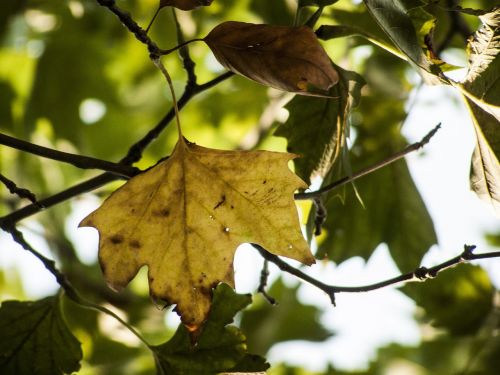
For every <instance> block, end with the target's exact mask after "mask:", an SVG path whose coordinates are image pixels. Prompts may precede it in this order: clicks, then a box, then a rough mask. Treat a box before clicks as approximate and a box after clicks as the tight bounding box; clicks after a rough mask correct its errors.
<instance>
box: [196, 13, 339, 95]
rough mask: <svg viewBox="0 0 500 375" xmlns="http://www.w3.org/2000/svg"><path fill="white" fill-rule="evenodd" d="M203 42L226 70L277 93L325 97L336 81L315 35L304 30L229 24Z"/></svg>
mask: <svg viewBox="0 0 500 375" xmlns="http://www.w3.org/2000/svg"><path fill="white" fill-rule="evenodd" d="M205 42H206V43H207V45H208V46H209V47H210V49H211V50H212V52H213V53H214V55H215V57H216V58H217V60H218V61H219V62H220V63H221V64H222V65H224V66H225V67H226V68H227V69H229V70H231V71H233V72H235V73H238V74H241V75H243V76H245V77H247V78H250V79H252V80H254V81H256V82H259V83H261V84H263V85H267V86H270V87H274V88H277V89H280V90H284V91H290V92H295V93H298V94H302V95H313V96H327V95H328V90H329V89H330V87H332V86H333V85H335V84H336V83H337V81H338V79H339V78H338V74H337V72H336V70H335V69H334V68H333V66H332V64H331V63H330V59H329V57H328V55H327V54H326V52H325V50H324V49H323V47H322V46H321V45H320V44H319V42H318V40H317V38H316V35H315V34H314V32H313V31H312V30H311V29H310V28H308V27H305V26H302V27H289V26H273V25H256V24H252V23H244V22H234V21H228V22H224V23H222V24H220V25H218V26H217V27H215V28H214V29H213V30H212V31H211V32H210V33H209V34H208V35H207V36H206V37H205Z"/></svg>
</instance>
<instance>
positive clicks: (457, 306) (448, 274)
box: [401, 264, 494, 335]
mask: <svg viewBox="0 0 500 375" xmlns="http://www.w3.org/2000/svg"><path fill="white" fill-rule="evenodd" d="M401 290H402V291H403V292H404V293H405V294H407V295H408V296H410V297H411V298H413V299H414V300H415V302H417V304H418V305H419V306H422V307H423V308H424V309H425V311H426V319H427V320H430V321H431V322H432V324H433V325H434V326H436V327H442V328H446V329H448V330H449V331H450V333H451V334H453V335H465V334H473V333H474V332H476V331H477V330H478V329H479V327H480V326H481V325H482V324H483V323H484V319H485V317H486V316H487V314H488V313H489V312H490V311H491V309H492V307H493V293H494V290H493V286H492V285H491V282H490V279H489V277H488V274H487V273H486V272H485V271H484V270H483V269H482V268H481V267H479V266H473V265H470V264H464V265H461V266H460V267H459V268H456V269H453V270H451V271H450V270H448V271H443V272H441V273H439V276H438V277H436V278H435V279H434V280H428V281H426V282H425V283H423V284H415V283H411V284H407V285H405V286H404V287H402V288H401Z"/></svg>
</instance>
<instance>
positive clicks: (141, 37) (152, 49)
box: [96, 0, 160, 55]
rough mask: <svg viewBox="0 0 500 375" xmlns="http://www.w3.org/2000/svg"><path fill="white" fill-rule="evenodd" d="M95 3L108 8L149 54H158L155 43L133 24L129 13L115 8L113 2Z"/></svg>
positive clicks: (104, 0) (102, 0) (105, 0)
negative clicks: (143, 45) (146, 48)
mask: <svg viewBox="0 0 500 375" xmlns="http://www.w3.org/2000/svg"><path fill="white" fill-rule="evenodd" d="M96 1H97V3H98V4H99V5H101V6H103V7H106V8H108V9H109V10H110V11H111V12H112V13H114V14H115V15H116V16H117V17H118V19H119V20H120V21H121V23H122V24H123V26H125V27H126V28H127V29H128V31H130V32H131V33H132V34H134V36H135V38H136V39H137V40H138V41H139V42H141V43H143V44H145V45H146V46H147V47H148V51H149V53H152V54H155V55H159V54H160V48H158V46H157V45H156V43H155V42H153V41H152V40H151V38H150V37H149V36H148V34H147V32H146V31H145V30H144V29H143V28H142V27H140V26H139V25H138V24H137V22H135V21H134V20H133V19H132V17H131V16H130V14H129V13H127V12H125V11H123V10H122V9H120V8H119V7H117V6H116V4H115V0H96Z"/></svg>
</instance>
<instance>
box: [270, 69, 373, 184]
mask: <svg viewBox="0 0 500 375" xmlns="http://www.w3.org/2000/svg"><path fill="white" fill-rule="evenodd" d="M336 70H337V71H338V72H339V76H340V79H339V83H338V84H337V85H335V86H334V87H333V88H331V89H330V96H331V97H332V98H310V97H304V96H296V97H295V98H293V99H292V100H291V101H290V102H289V103H288V104H287V105H286V106H285V108H286V109H288V111H289V117H288V120H287V121H286V122H285V123H284V124H283V125H281V126H280V127H279V128H278V130H277V131H276V133H275V135H277V136H282V137H285V138H286V139H287V141H288V148H287V150H288V151H289V152H292V153H294V154H298V155H300V156H301V157H300V158H298V159H295V160H294V164H295V172H296V173H297V174H298V175H299V177H300V178H302V179H303V180H304V181H306V182H307V183H310V178H311V177H313V176H319V177H321V178H324V177H325V176H326V174H327V173H328V172H329V171H330V169H331V167H332V166H333V164H334V163H335V162H336V161H337V159H338V157H339V155H340V150H341V148H342V147H343V146H344V143H345V134H346V131H347V130H346V126H347V118H348V115H349V110H350V108H351V106H355V105H356V104H357V102H358V101H359V99H360V97H361V92H360V91H361V87H362V86H363V85H364V80H363V78H362V77H361V76H360V75H358V74H356V73H355V72H351V71H347V70H344V69H342V68H340V67H336Z"/></svg>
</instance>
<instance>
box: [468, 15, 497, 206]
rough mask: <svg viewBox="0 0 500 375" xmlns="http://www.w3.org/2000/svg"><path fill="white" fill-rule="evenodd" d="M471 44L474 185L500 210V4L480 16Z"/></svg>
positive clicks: (474, 187) (472, 170)
mask: <svg viewBox="0 0 500 375" xmlns="http://www.w3.org/2000/svg"><path fill="white" fill-rule="evenodd" d="M480 19H481V21H482V22H483V25H482V27H481V28H480V29H479V30H478V31H477V32H476V33H475V34H474V38H473V39H472V40H471V41H470V44H469V71H468V74H467V77H466V79H465V80H464V82H463V88H464V89H465V90H466V91H463V93H464V94H465V100H466V102H467V105H468V107H469V109H470V111H471V114H472V119H473V123H474V128H475V132H476V148H475V150H474V153H473V155H472V164H471V179H470V182H471V188H472V190H473V191H474V192H475V193H476V194H477V195H478V196H479V197H480V198H481V199H483V200H485V201H487V202H489V203H491V204H492V205H493V207H495V208H496V209H497V210H498V212H500V162H499V160H500V95H499V93H500V57H499V55H500V8H498V9H497V10H496V11H494V12H492V13H488V14H485V15H483V16H480Z"/></svg>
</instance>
